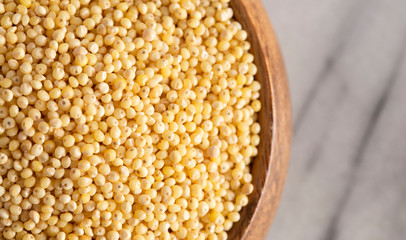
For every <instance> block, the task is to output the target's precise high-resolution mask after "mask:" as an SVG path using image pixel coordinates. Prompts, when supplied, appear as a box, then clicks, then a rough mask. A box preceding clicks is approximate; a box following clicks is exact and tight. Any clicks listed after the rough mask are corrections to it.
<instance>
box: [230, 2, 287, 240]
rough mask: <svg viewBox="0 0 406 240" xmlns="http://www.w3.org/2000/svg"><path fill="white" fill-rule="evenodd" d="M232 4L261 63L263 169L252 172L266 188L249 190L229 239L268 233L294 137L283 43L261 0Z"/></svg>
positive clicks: (253, 238) (245, 239) (254, 237)
mask: <svg viewBox="0 0 406 240" xmlns="http://www.w3.org/2000/svg"><path fill="white" fill-rule="evenodd" d="M230 5H231V7H232V8H233V10H234V17H235V18H236V19H237V20H238V21H239V22H240V23H241V24H242V25H243V28H244V29H245V30H246V31H247V32H248V33H249V34H248V35H249V40H250V42H251V45H252V51H253V52H254V56H255V62H256V64H257V66H258V69H259V71H258V73H257V77H259V81H260V82H261V86H262V91H261V103H262V107H263V109H262V110H261V112H260V116H259V119H260V122H261V143H260V146H259V148H258V155H259V156H258V157H256V158H255V159H254V160H253V163H252V167H253V169H252V171H255V169H256V168H260V167H262V168H263V170H261V171H262V172H261V173H259V174H257V176H256V175H255V173H253V183H254V186H257V185H259V186H262V188H261V190H260V191H255V190H254V193H253V194H251V195H250V203H249V204H248V205H247V206H246V207H244V208H243V209H242V211H241V220H240V222H237V223H235V224H234V226H233V227H232V229H231V230H230V231H229V239H233V240H234V239H242V240H258V239H264V238H265V236H266V234H267V232H268V229H269V227H270V225H271V223H272V220H273V218H274V216H275V213H276V210H277V208H278V205H279V201H280V198H281V195H282V190H283V186H284V183H285V179H286V175H287V169H288V165H289V157H290V146H291V139H292V116H291V115H292V113H291V104H290V94H289V87H288V80H287V76H286V71H285V66H284V63H283V59H282V55H281V52H280V48H279V44H278V41H277V38H276V36H275V33H274V31H273V27H272V25H271V23H270V21H269V19H268V15H267V13H266V10H265V8H264V7H263V5H262V3H261V1H260V0H231V1H230ZM267 93H270V95H269V96H268V95H267ZM261 114H262V115H261ZM265 139H270V141H264V140H265ZM261 155H262V156H261ZM256 161H257V162H256ZM258 161H260V162H259V163H258ZM256 164H257V165H260V166H256ZM264 166H265V167H264Z"/></svg>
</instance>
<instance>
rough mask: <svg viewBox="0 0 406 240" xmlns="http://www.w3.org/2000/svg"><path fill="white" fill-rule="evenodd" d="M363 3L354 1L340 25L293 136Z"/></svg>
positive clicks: (337, 55)
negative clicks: (335, 39) (334, 41)
mask: <svg viewBox="0 0 406 240" xmlns="http://www.w3.org/2000/svg"><path fill="white" fill-rule="evenodd" d="M364 2H365V0H359V1H354V5H353V6H352V7H351V9H349V11H348V13H347V16H346V18H345V19H346V21H344V22H343V23H342V24H341V26H340V29H339V31H337V39H338V40H337V41H336V43H335V45H334V46H333V47H332V48H331V50H330V52H329V54H328V56H327V58H326V61H325V63H324V66H323V68H322V69H321V71H320V73H319V74H318V76H317V78H316V80H315V81H314V83H313V84H312V86H311V88H310V90H309V91H308V94H307V95H306V96H305V99H304V101H303V105H302V107H301V108H300V109H299V111H298V113H297V117H295V119H294V124H293V126H294V128H293V131H294V134H295V133H296V132H297V131H298V130H299V129H300V128H301V123H303V119H305V118H306V115H307V112H308V109H309V106H311V104H312V103H313V102H314V100H315V97H316V96H317V92H318V91H319V90H320V89H322V88H323V85H324V82H325V81H327V80H328V76H329V75H330V74H331V71H332V70H333V69H334V67H335V65H336V62H337V61H338V59H339V58H340V56H341V54H342V53H343V51H344V49H345V48H346V47H347V43H348V36H349V35H351V33H352V32H353V31H354V27H353V26H354V25H353V23H354V22H356V21H357V18H359V14H358V13H359V11H360V8H362V5H363V3H364Z"/></svg>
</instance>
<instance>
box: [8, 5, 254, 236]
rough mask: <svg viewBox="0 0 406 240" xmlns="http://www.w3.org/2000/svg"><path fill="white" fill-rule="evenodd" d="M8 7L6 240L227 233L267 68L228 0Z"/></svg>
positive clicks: (245, 183) (241, 193)
mask: <svg viewBox="0 0 406 240" xmlns="http://www.w3.org/2000/svg"><path fill="white" fill-rule="evenodd" d="M5 2H6V3H0V20H1V21H0V25H1V29H2V30H1V31H0V47H1V49H0V67H1V70H2V71H1V73H0V74H1V76H0V166H1V169H0V170H1V171H0V201H1V202H0V229H1V231H0V239H23V240H30V239H57V240H65V239H68V240H82V239H84V240H87V239H89V240H90V239H106V240H118V239H123V240H126V239H128V240H129V239H135V240H153V239H158V238H159V239H165V240H167V239H227V231H228V230H229V229H231V227H232V226H233V223H234V222H237V221H239V220H240V217H241V216H240V210H241V209H242V208H243V207H244V206H246V205H247V204H248V203H249V197H248V196H249V195H250V194H251V193H252V192H253V191H254V190H255V189H254V186H253V184H252V178H253V176H252V175H251V173H250V167H249V166H250V163H251V162H252V160H253V158H254V157H255V156H256V155H257V154H258V145H259V143H260V137H259V136H260V133H261V126H260V124H259V123H258V121H257V119H258V115H257V114H258V112H259V111H260V110H261V101H260V100H259V97H260V88H261V85H260V83H259V82H258V81H257V80H256V78H255V74H256V73H257V71H258V69H257V67H256V66H255V64H254V56H253V55H252V54H251V53H250V46H251V44H250V43H249V42H247V38H248V34H247V32H246V31H245V30H244V29H242V26H241V24H239V23H238V22H237V21H236V20H234V19H233V15H232V13H233V11H232V9H231V8H230V6H229V5H228V3H229V2H230V1H229V0H224V1H220V0H218V1H217V0H200V1H192V0H181V1H179V0H176V1H168V0H165V1H146V0H137V1H117V0H115V1H113V0H95V1H90V0H71V1H38V0H20V1H5Z"/></svg>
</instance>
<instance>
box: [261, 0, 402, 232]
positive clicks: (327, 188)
mask: <svg viewBox="0 0 406 240" xmlns="http://www.w3.org/2000/svg"><path fill="white" fill-rule="evenodd" d="M263 2H264V4H265V6H266V8H267V10H268V13H269V15H270V18H271V20H272V22H273V25H274V27H275V31H276V33H277V35H278V37H279V40H280V44H281V47H282V51H283V53H284V57H285V60H286V66H287V70H288V75H289V80H290V85H291V94H292V104H293V110H294V125H295V130H294V145H293V151H292V159H291V167H290V170H289V176H288V180H287V184H286V188H285V192H284V195H283V198H282V203H281V206H280V209H279V211H278V213H277V216H276V218H275V221H274V224H273V226H272V229H271V231H270V233H269V235H268V237H267V240H352V239H356V240H389V239H390V240H402V239H406V207H405V205H406V139H405V135H406V120H405V119H406V107H405V106H404V105H403V104H405V103H406V94H405V92H406V54H405V53H406V1H405V0H263Z"/></svg>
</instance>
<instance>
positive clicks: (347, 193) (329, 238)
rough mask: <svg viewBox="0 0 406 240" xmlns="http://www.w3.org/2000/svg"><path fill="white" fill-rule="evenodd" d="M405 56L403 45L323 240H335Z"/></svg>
mask: <svg viewBox="0 0 406 240" xmlns="http://www.w3.org/2000/svg"><path fill="white" fill-rule="evenodd" d="M404 39H405V40H404V41H403V42H404V43H405V42H406V38H404ZM405 55H406V44H403V45H402V46H401V50H400V51H399V53H398V56H397V57H396V58H395V59H396V60H395V64H394V66H393V70H392V71H391V73H390V76H389V77H388V80H387V84H386V86H385V88H384V90H383V91H382V94H381V96H380V97H379V100H378V102H377V104H376V105H375V108H374V110H373V112H372V115H371V117H370V118H369V121H368V123H367V125H366V129H365V131H364V133H363V136H362V138H361V142H360V143H361V144H360V146H359V147H358V149H357V152H356V154H355V157H354V158H353V161H352V165H353V166H352V168H351V172H350V176H349V178H348V179H346V182H347V183H346V186H345V190H344V193H343V194H342V196H341V199H340V200H339V202H338V205H337V208H336V210H335V212H334V214H333V215H332V218H331V221H330V223H329V225H328V228H327V230H326V234H325V237H324V238H323V239H324V240H336V239H337V233H338V223H339V221H340V218H341V217H342V213H343V211H342V210H343V209H345V208H346V206H347V204H348V200H349V199H350V197H351V195H352V192H353V189H354V182H356V177H357V172H358V170H359V167H360V164H361V161H362V160H363V157H364V154H365V151H366V149H367V147H368V145H369V143H370V140H371V136H372V134H373V133H374V131H375V130H376V125H377V123H378V120H379V119H380V117H381V114H382V111H383V109H384V108H385V106H386V104H387V102H388V98H389V96H390V93H391V90H392V89H393V85H394V84H395V82H396V80H398V76H399V72H400V67H401V66H402V64H403V61H404V59H405Z"/></svg>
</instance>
